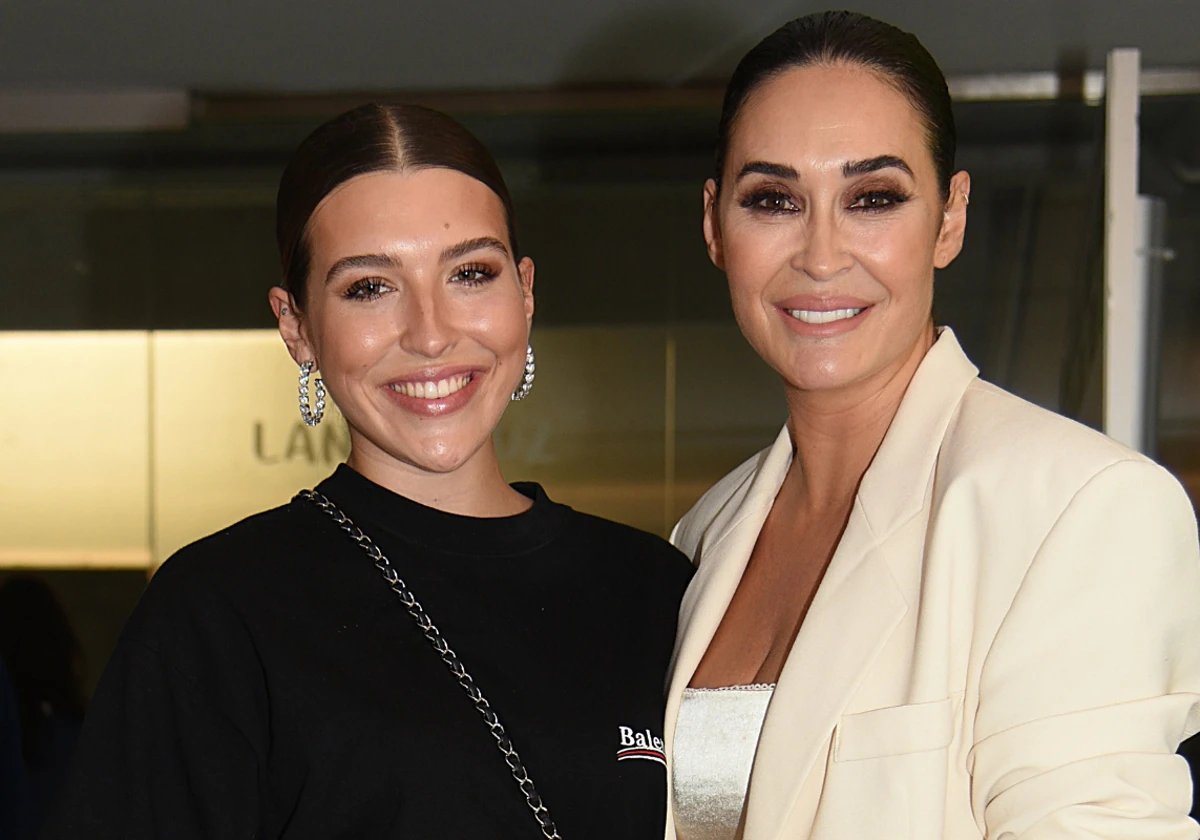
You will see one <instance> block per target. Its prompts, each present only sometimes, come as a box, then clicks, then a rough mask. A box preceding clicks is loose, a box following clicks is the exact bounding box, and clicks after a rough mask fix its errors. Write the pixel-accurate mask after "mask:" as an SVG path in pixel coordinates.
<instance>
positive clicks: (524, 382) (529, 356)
mask: <svg viewBox="0 0 1200 840" xmlns="http://www.w3.org/2000/svg"><path fill="white" fill-rule="evenodd" d="M536 368H537V364H536V363H535V362H534V360H533V345H532V344H527V345H525V373H524V374H523V375H522V377H521V384H520V385H519V386H517V390H515V391H513V394H512V400H513V402H518V401H520V400H523V399H525V398H526V397H528V396H529V389H530V388H532V387H533V374H534V371H535V370H536Z"/></svg>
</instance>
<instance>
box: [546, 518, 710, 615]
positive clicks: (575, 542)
mask: <svg viewBox="0 0 1200 840" xmlns="http://www.w3.org/2000/svg"><path fill="white" fill-rule="evenodd" d="M565 533H566V535H568V538H569V540H570V542H571V544H572V546H573V547H571V548H569V550H572V551H578V552H580V553H584V554H587V555H589V556H591V557H592V558H594V562H595V564H596V567H597V568H603V569H606V570H609V571H612V572H613V573H615V574H617V575H619V576H621V577H624V578H627V579H633V580H636V581H640V582H642V583H650V584H651V585H652V586H654V588H665V589H667V590H671V591H674V590H678V595H679V597H682V596H683V588H684V587H686V586H687V583H688V581H689V580H691V577H692V564H691V563H690V562H688V559H687V557H685V556H684V555H683V554H682V553H680V551H679V550H678V549H677V548H675V546H673V545H671V544H670V543H669V542H667V541H666V540H664V539H663V538H662V537H660V536H657V535H656V534H651V533H648V532H646V531H643V530H641V529H639V528H634V527H633V526H631V525H625V524H623V523H620V522H614V521H612V520H611V519H604V518H603V517H599V516H594V515H592V514H589V513H580V512H579V511H576V510H572V511H571V513H570V520H569V524H568V527H567V529H566V531H565Z"/></svg>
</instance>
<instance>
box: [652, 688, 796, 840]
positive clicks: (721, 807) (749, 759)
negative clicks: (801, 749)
mask: <svg viewBox="0 0 1200 840" xmlns="http://www.w3.org/2000/svg"><path fill="white" fill-rule="evenodd" d="M774 691H775V686H774V684H759V685H735V686H729V687H726V688H688V689H685V690H684V692H683V701H682V704H681V705H680V707H679V721H678V723H677V724H676V726H675V749H674V754H673V758H674V761H673V762H672V763H673V771H672V775H671V780H672V783H673V786H674V789H675V833H676V836H677V837H678V838H679V840H734V838H736V837H737V834H738V828H739V827H740V825H741V821H742V811H743V810H744V809H745V807H746V791H747V789H748V788H749V786H750V768H751V767H752V766H753V764H754V753H755V750H756V749H757V748H758V735H759V732H761V731H762V724H763V719H764V718H765V717H766V715H767V705H768V704H769V703H770V702H771V695H772V694H773V692H774Z"/></svg>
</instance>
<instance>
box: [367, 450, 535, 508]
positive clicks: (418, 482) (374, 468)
mask: <svg viewBox="0 0 1200 840" xmlns="http://www.w3.org/2000/svg"><path fill="white" fill-rule="evenodd" d="M356 437H357V436H356V435H353V434H352V435H351V447H350V457H349V458H347V459H346V464H347V465H348V466H350V467H352V468H353V469H354V470H355V472H357V473H359V474H360V475H362V476H363V477H364V478H367V479H369V480H370V481H373V482H375V483H376V484H378V485H379V486H381V487H386V488H387V489H388V490H391V491H392V492H393V493H398V494H399V495H401V496H404V497H405V498H407V499H412V500H413V501H414V502H418V503H420V504H423V505H425V506H426V507H431V508H435V509H437V510H441V511H445V512H446V513H455V514H459V515H461V516H475V517H480V518H495V517H500V516H514V515H516V514H518V513H521V512H523V511H526V510H528V509H529V507H530V501H529V499H528V498H527V497H525V496H524V495H522V494H521V493H519V492H517V491H516V490H514V489H513V488H512V487H510V486H509V485H508V482H506V481H505V480H504V475H503V474H502V473H501V472H500V463H499V461H498V460H497V459H496V450H495V448H494V447H493V446H492V442H491V441H490V440H489V441H488V442H487V443H486V444H485V445H484V446H483V447H482V448H481V449H480V450H479V451H478V452H476V453H475V454H474V455H473V456H472V457H471V458H469V459H468V460H467V461H466V462H465V463H463V464H462V465H461V466H459V467H457V468H455V469H453V470H450V471H448V472H434V471H432V470H426V469H422V468H421V467H418V466H416V465H415V464H411V463H408V462H406V461H401V460H399V459H397V458H395V457H393V456H391V455H389V454H388V453H386V452H384V451H383V450H381V449H379V448H378V447H375V446H372V445H371V444H370V443H368V442H366V441H362V440H355V438H356Z"/></svg>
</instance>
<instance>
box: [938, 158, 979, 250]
mask: <svg viewBox="0 0 1200 840" xmlns="http://www.w3.org/2000/svg"><path fill="white" fill-rule="evenodd" d="M970 199H971V176H970V175H968V174H967V173H966V172H956V173H954V177H953V178H951V179H950V197H949V198H948V199H947V200H946V206H945V208H944V209H943V211H942V213H943V215H942V229H941V230H940V231H938V237H937V243H936V244H935V245H934V248H933V265H934V267H935V268H945V267H946V266H948V265H950V263H952V262H954V258H955V257H957V256H958V254H959V252H960V251H962V246H963V237H965V236H966V234H967V205H968V204H969V203H970Z"/></svg>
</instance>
